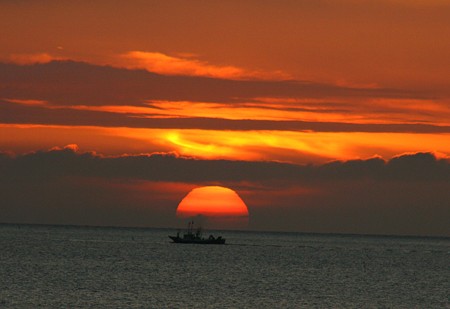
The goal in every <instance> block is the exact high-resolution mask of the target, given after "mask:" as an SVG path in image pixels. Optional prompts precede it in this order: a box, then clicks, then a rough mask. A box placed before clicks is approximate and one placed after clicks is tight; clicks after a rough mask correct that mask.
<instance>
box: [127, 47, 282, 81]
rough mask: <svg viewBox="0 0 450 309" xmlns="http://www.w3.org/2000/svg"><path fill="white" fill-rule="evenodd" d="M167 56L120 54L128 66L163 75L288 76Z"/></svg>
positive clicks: (231, 77) (263, 77) (269, 77)
mask: <svg viewBox="0 0 450 309" xmlns="http://www.w3.org/2000/svg"><path fill="white" fill-rule="evenodd" d="M182 55H185V58H181V57H173V56H168V55H165V54H163V53H158V52H143V51H130V52H128V53H126V54H123V55H121V58H122V62H124V63H122V64H123V65H124V66H126V67H128V68H143V69H146V70H148V71H150V72H154V73H159V74H165V75H190V76H206V77H215V78H225V79H252V78H258V79H287V78H289V76H288V75H287V74H284V73H282V72H280V71H277V72H262V71H249V70H246V69H243V68H239V67H236V66H231V65H225V66H221V65H213V64H210V63H208V62H206V61H200V60H197V59H194V58H192V56H191V55H189V54H182Z"/></svg>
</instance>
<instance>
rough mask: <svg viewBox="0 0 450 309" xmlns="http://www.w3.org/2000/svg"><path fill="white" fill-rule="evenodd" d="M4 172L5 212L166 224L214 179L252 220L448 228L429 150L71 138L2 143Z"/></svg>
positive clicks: (393, 230) (304, 225) (447, 210)
mask: <svg viewBox="0 0 450 309" xmlns="http://www.w3.org/2000/svg"><path fill="white" fill-rule="evenodd" d="M0 175H1V177H0V185H1V188H2V190H1V191H0V200H1V201H2V203H1V207H0V218H1V221H3V222H33V223H71V224H100V225H131V226H136V225H137V226H170V225H173V224H175V215H174V214H175V209H176V206H177V204H178V202H179V201H180V200H181V199H182V197H183V196H184V195H185V194H187V192H188V191H189V190H190V188H193V187H195V186H201V185H208V184H216V185H224V186H229V187H231V188H233V189H235V190H236V191H237V192H238V193H239V194H240V195H241V196H242V197H243V199H244V201H245V202H246V203H247V204H248V206H249V207H250V213H251V217H250V219H251V220H250V222H251V223H250V227H251V228H255V229H275V230H297V231H308V232H345V233H375V234H420V235H444V236H450V228H449V227H448V218H449V217H450V205H449V202H448V201H449V200H450V162H449V160H447V159H438V158H436V157H435V156H434V155H433V154H431V153H417V154H408V155H402V156H399V157H396V158H393V159H391V160H389V161H385V160H383V159H381V158H371V159H368V160H352V161H342V162H331V163H328V164H323V165H293V164H286V163H278V162H246V161H227V160H198V159H192V158H184V157H178V156H176V155H173V154H153V155H134V156H121V157H103V156H101V155H97V154H95V153H80V152H77V151H76V149H75V148H74V147H69V148H65V149H53V150H49V151H39V152H33V153H29V154H24V155H18V156H12V155H11V154H5V153H3V154H1V155H0ZM178 186H180V188H178ZM166 187H174V188H178V189H171V191H170V190H169V191H167V189H165V188H166Z"/></svg>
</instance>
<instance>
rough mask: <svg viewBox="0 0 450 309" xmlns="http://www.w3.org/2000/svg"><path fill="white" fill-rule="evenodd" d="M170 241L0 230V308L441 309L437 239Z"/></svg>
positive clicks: (253, 236) (449, 303)
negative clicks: (224, 243) (217, 242)
mask: <svg viewBox="0 0 450 309" xmlns="http://www.w3.org/2000/svg"><path fill="white" fill-rule="evenodd" d="M175 232H176V231H174V230H165V229H142V228H100V227H97V228H95V227H73V226H38V225H34V226H33V225H6V224H4V225H0V250H1V252H0V308H37V307H42V308H449V307H450V239H448V238H420V237H387V236H383V237H375V236H355V235H317V234H301V233H267V232H266V233H262V232H232V231H221V232H220V234H221V235H222V236H223V237H225V238H226V240H227V244H226V245H193V244H173V243H171V242H170V239H169V238H168V237H167V236H168V235H169V234H173V233H175ZM214 234H215V235H218V232H214ZM207 236H208V235H207Z"/></svg>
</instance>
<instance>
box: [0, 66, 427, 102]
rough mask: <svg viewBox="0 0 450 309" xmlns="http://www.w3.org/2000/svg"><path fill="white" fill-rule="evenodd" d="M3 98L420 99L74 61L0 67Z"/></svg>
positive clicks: (407, 94)
mask: <svg viewBox="0 0 450 309" xmlns="http://www.w3.org/2000/svg"><path fill="white" fill-rule="evenodd" d="M0 85H1V88H0V91H1V95H2V97H3V98H13V99H34V100H45V101H48V102H49V103H50V104H54V105H59V106H67V105H142V104H143V103H144V101H145V100H174V101H178V100H183V101H200V102H237V101H242V100H250V99H253V98H255V97H302V98H318V97H335V96H338V97H372V98H379V97H390V98H405V97H406V98H409V97H414V98H417V97H420V96H422V95H423V94H420V93H416V92H414V91H402V90H397V89H362V88H350V87H339V86H334V85H329V84H320V83H313V82H302V81H260V80H258V81H252V80H225V79H217V78H207V77H193V76H165V75H159V74H155V73H150V72H147V71H144V70H127V69H120V68H113V67H108V66H96V65H92V64H88V63H82V62H73V61H53V62H50V63H45V64H34V65H15V64H6V63H0Z"/></svg>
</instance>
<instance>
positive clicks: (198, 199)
mask: <svg viewBox="0 0 450 309" xmlns="http://www.w3.org/2000/svg"><path fill="white" fill-rule="evenodd" d="M177 216H178V217H179V218H191V217H195V216H202V217H206V218H208V219H209V221H211V219H213V221H215V222H216V221H217V222H220V223H223V222H224V221H227V222H229V223H237V222H238V221H239V222H240V223H242V222H243V221H245V222H247V221H248V209H247V206H246V205H245V203H244V201H242V199H241V198H240V197H239V195H238V194H237V193H236V192H235V191H233V190H231V189H229V188H225V187H220V186H207V187H200V188H195V189H193V190H192V191H191V192H189V194H188V195H186V196H185V197H184V198H183V200H182V201H181V202H180V204H179V205H178V208H177Z"/></svg>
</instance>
